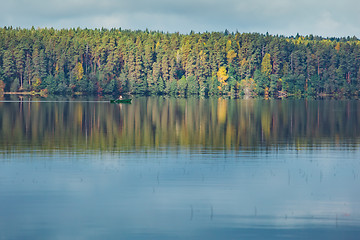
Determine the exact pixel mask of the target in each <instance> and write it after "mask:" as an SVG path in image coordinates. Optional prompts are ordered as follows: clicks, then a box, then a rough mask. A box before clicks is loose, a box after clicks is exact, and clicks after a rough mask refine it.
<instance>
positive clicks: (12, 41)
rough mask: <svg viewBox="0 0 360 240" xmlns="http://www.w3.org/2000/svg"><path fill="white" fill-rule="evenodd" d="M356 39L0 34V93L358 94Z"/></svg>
mask: <svg viewBox="0 0 360 240" xmlns="http://www.w3.org/2000/svg"><path fill="white" fill-rule="evenodd" d="M359 89H360V41H359V39H357V38H356V37H352V38H350V37H347V38H322V37H319V36H313V35H309V36H299V35H297V36H291V37H285V36H274V35H269V34H259V33H238V32H237V33H230V32H228V31H227V30H226V31H224V32H211V33H209V32H205V33H194V32H191V33H189V34H179V33H164V32H159V31H148V30H146V31H131V30H122V29H110V30H108V29H104V28H103V29H80V28H77V29H61V30H57V29H53V28H49V29H48V28H39V29H35V28H31V29H21V28H12V27H4V28H0V91H1V90H2V91H5V92H26V91H37V92H39V91H43V92H48V93H51V94H73V93H79V92H80V93H84V94H125V93H131V94H144V95H182V96H187V95H205V96H209V95H230V96H239V95H248V96H256V95H258V96H289V95H299V96H301V95H310V96H318V95H334V94H340V95H358V94H359Z"/></svg>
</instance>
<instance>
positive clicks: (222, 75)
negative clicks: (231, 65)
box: [216, 66, 229, 90]
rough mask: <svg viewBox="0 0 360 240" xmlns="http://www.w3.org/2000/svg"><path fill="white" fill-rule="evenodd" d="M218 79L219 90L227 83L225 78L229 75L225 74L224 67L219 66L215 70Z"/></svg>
mask: <svg viewBox="0 0 360 240" xmlns="http://www.w3.org/2000/svg"><path fill="white" fill-rule="evenodd" d="M216 75H217V77H218V81H219V83H220V86H219V90H221V89H223V87H224V86H226V85H227V82H226V80H227V79H228V78H229V75H228V74H227V71H226V67H225V66H222V67H220V68H219V71H218V72H217V74H216Z"/></svg>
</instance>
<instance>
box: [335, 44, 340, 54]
mask: <svg viewBox="0 0 360 240" xmlns="http://www.w3.org/2000/svg"><path fill="white" fill-rule="evenodd" d="M335 50H336V51H337V52H339V51H340V43H339V42H338V43H337V44H336V46H335Z"/></svg>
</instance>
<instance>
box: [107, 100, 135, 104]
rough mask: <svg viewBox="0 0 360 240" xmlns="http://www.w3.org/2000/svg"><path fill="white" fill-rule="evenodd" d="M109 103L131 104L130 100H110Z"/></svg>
mask: <svg viewBox="0 0 360 240" xmlns="http://www.w3.org/2000/svg"><path fill="white" fill-rule="evenodd" d="M110 103H117V104H118V103H131V99H115V100H110Z"/></svg>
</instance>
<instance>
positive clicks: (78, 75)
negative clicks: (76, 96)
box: [75, 62, 84, 81]
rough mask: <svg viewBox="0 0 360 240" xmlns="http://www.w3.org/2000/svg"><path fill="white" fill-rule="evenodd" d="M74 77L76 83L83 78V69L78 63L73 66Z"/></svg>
mask: <svg viewBox="0 0 360 240" xmlns="http://www.w3.org/2000/svg"><path fill="white" fill-rule="evenodd" d="M75 76H76V80H78V81H80V80H81V79H82V78H83V77H84V68H83V66H82V64H81V63H80V62H78V63H77V64H76V66H75Z"/></svg>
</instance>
